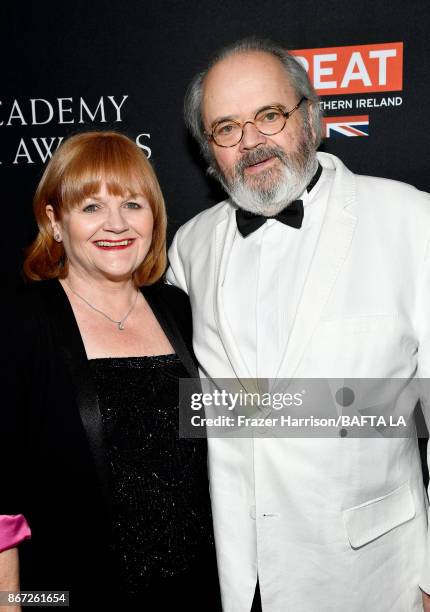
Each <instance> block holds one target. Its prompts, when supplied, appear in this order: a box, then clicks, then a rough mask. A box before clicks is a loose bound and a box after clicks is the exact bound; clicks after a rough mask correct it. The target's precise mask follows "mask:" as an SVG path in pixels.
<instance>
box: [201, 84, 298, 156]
mask: <svg viewBox="0 0 430 612" xmlns="http://www.w3.org/2000/svg"><path fill="white" fill-rule="evenodd" d="M305 100H308V98H307V97H306V96H303V97H302V98H301V99H300V100H299V101H298V102H297V104H296V105H295V106H294V107H293V108H291V109H290V110H288V111H285V110H282V108H283V107H282V106H281V105H280V106H277V105H276V104H275V105H273V106H271V105H269V106H263V108H260V109H259V110H258V111H257V112H256V113H255V115H254V120H253V121H251V120H250V119H249V120H248V121H245V122H244V123H240V121H236V120H235V119H230V120H229V121H231V123H235V124H236V125H237V126H239V127H240V129H241V130H242V135H241V137H240V138H239V140H238V141H237V142H235V143H234V144H231V145H222V144H219V143H218V142H217V141H216V140H215V137H214V130H215V128H216V127H217V126H218V125H219V124H220V123H223V121H225V119H222V120H221V121H217V122H216V123H215V125H213V126H212V130H211V132H206V131H205V132H204V134H205V136H206V138H207V139H208V140H212V141H213V142H214V143H215V144H216V146H217V147H222V148H223V149H230V148H231V147H235V146H236V145H238V144H239V142H240V141H241V140H242V138H243V134H244V132H243V128H244V127H245V125H246V124H247V123H252V125H253V126H254V127H255V129H256V130H257V131H258V132H260V134H263V136H275V135H276V134H279V133H280V132H282V130H283V129H284V127H285V126H286V125H287V121H288V119H289V118H290V117H291V115H292V114H293V113H294V112H295V111H296V110H297V109H298V108H299V106H300V105H301V103H302V102H304V101H305ZM270 108H273V109H276V110H278V111H281V114H282V115H283V117H284V119H285V121H284V125H283V126H282V127H281V129H280V130H278V131H277V132H272V133H271V134H265V133H264V132H262V131H261V130H259V129H258V127H257V126H256V125H255V119H256V117H257V115H258V114H259V113H261V112H262V111H264V110H269V109H270Z"/></svg>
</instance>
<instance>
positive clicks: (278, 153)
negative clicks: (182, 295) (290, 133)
mask: <svg viewBox="0 0 430 612" xmlns="http://www.w3.org/2000/svg"><path fill="white" fill-rule="evenodd" d="M271 157H276V158H278V159H279V160H280V161H281V162H282V163H283V164H285V165H287V164H288V158H287V156H286V155H285V153H284V151H283V150H282V149H280V148H278V147H261V148H258V149H254V150H253V151H248V152H247V153H244V155H243V156H242V157H241V159H240V160H239V161H238V162H237V163H236V165H235V167H234V170H235V174H236V176H240V177H241V178H243V177H244V172H245V169H246V168H248V167H249V166H253V165H254V164H258V163H260V162H262V161H265V160H266V159H270V158H271Z"/></svg>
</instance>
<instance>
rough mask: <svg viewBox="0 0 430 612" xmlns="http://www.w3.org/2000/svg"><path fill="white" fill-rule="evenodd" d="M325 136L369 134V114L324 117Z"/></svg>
mask: <svg viewBox="0 0 430 612" xmlns="http://www.w3.org/2000/svg"><path fill="white" fill-rule="evenodd" d="M324 125H325V136H326V138H330V137H335V136H369V115H357V116H355V117H324Z"/></svg>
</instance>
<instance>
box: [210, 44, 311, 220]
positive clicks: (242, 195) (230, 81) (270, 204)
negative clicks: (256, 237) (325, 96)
mask: <svg viewBox="0 0 430 612" xmlns="http://www.w3.org/2000/svg"><path fill="white" fill-rule="evenodd" d="M298 102H299V99H298V96H297V94H296V93H295V91H294V89H293V88H292V87H291V85H290V83H289V80H288V77H287V75H286V73H285V69H284V68H283V66H282V64H281V63H280V62H279V60H277V59H276V58H274V57H273V56H271V55H269V54H267V53H263V52H257V51H252V52H247V53H238V54H235V55H232V56H229V57H227V58H226V59H224V60H222V61H220V62H219V63H218V64H216V65H215V66H214V67H213V68H212V69H211V70H210V71H209V73H208V75H207V77H206V79H205V81H204V85H203V100H202V112H203V122H204V125H205V129H206V131H207V132H210V131H211V129H212V126H213V125H214V124H215V123H216V122H218V121H219V120H220V119H224V118H229V119H234V120H237V121H239V122H240V123H244V122H245V121H252V120H253V119H254V117H255V114H256V112H257V111H259V110H260V109H261V108H263V107H267V106H282V107H284V108H285V109H286V110H290V109H292V108H294V106H296V104H297V103H298ZM306 104H308V102H307V101H304V102H303V103H302V105H306ZM305 108H306V107H305ZM209 146H210V150H211V153H212V156H213V171H214V173H215V174H216V175H217V176H218V178H219V179H220V181H221V182H222V184H223V185H224V187H225V188H226V190H227V191H228V192H229V194H230V195H231V196H232V198H233V199H234V200H235V201H236V203H237V204H238V205H239V206H241V207H242V208H247V209H248V210H252V211H253V212H259V213H262V214H266V215H273V214H276V213H277V212H279V210H282V208H284V207H285V206H287V205H288V204H289V203H290V202H291V201H292V200H294V199H296V198H297V197H298V196H299V195H300V194H301V193H302V192H303V190H304V189H305V187H306V185H307V183H308V182H309V180H310V179H311V177H312V174H313V172H314V171H315V165H316V161H315V148H314V145H313V134H312V130H311V128H310V126H309V125H305V124H304V121H303V115H302V113H301V112H300V110H297V111H295V112H294V113H293V114H292V115H291V117H290V118H289V119H288V120H287V123H286V125H285V127H284V129H283V130H282V131H281V132H279V133H278V134H275V135H273V136H265V135H263V134H261V133H260V132H259V131H258V130H257V128H256V127H255V126H254V125H253V124H251V123H247V124H246V125H245V126H244V130H243V137H242V140H241V141H240V142H239V143H238V144H237V145H235V146H233V147H219V146H217V145H216V144H215V143H214V142H213V141H212V140H211V141H210V143H209Z"/></svg>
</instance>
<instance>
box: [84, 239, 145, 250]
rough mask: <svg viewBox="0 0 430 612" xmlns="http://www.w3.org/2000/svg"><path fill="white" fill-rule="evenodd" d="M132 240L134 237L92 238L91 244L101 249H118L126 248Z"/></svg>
mask: <svg viewBox="0 0 430 612" xmlns="http://www.w3.org/2000/svg"><path fill="white" fill-rule="evenodd" d="M134 241H135V238H121V239H118V240H94V241H93V244H94V246H96V247H97V248H98V249H101V250H102V251H113V250H115V251H119V250H122V249H128V248H129V247H130V246H131V245H132V244H133V242H134Z"/></svg>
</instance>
